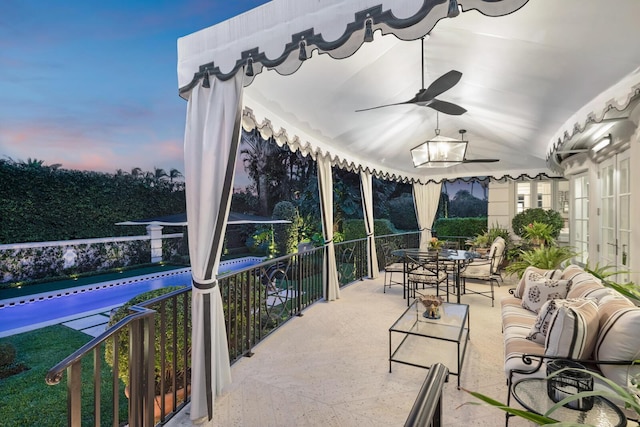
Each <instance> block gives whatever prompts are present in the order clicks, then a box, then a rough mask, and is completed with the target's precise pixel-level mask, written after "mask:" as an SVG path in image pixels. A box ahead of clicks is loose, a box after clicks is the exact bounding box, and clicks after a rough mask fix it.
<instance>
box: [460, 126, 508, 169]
mask: <svg viewBox="0 0 640 427" xmlns="http://www.w3.org/2000/svg"><path fill="white" fill-rule="evenodd" d="M458 132H459V133H460V139H461V140H464V134H465V133H467V131H466V130H465V129H460V130H459V131H458ZM499 161H500V159H467V158H466V157H465V158H463V159H462V163H495V162H499Z"/></svg>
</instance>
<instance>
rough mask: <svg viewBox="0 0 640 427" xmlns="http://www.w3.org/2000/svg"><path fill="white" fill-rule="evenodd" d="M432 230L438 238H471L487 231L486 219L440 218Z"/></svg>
mask: <svg viewBox="0 0 640 427" xmlns="http://www.w3.org/2000/svg"><path fill="white" fill-rule="evenodd" d="M433 229H434V231H435V232H436V233H437V235H438V236H466V237H473V236H476V235H478V234H481V233H484V232H485V231H487V218H486V217H484V218H440V219H438V220H436V222H435V223H434V225H433Z"/></svg>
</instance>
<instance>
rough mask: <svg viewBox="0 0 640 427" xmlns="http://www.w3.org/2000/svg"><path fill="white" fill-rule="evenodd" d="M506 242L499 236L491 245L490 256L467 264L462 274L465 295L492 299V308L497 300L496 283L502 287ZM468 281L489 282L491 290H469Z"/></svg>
mask: <svg viewBox="0 0 640 427" xmlns="http://www.w3.org/2000/svg"><path fill="white" fill-rule="evenodd" d="M505 248H506V242H505V240H504V239H503V238H502V237H500V236H498V237H496V238H495V240H494V241H493V243H492V244H491V249H489V254H488V256H487V258H476V259H474V260H473V261H471V262H470V263H469V264H467V266H466V268H465V269H464V270H463V271H462V272H461V273H460V278H461V279H462V292H461V293H463V294H466V293H469V294H478V295H483V296H486V297H489V298H491V306H492V307H493V302H494V299H495V296H494V291H493V284H494V282H495V283H497V284H498V286H500V281H502V280H503V279H502V275H501V273H500V266H501V265H502V261H503V260H504V257H505ZM467 279H471V280H474V281H477V282H489V286H490V290H486V291H479V290H477V289H467Z"/></svg>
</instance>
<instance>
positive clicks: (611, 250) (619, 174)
mask: <svg viewBox="0 0 640 427" xmlns="http://www.w3.org/2000/svg"><path fill="white" fill-rule="evenodd" d="M630 163H631V160H630V158H629V150H627V151H626V152H624V153H621V154H618V155H615V156H613V157H611V158H610V159H608V160H607V161H605V162H602V163H601V164H600V173H599V176H600V195H601V197H602V205H601V209H602V211H601V215H600V259H599V262H600V265H601V266H605V265H615V266H616V267H617V269H618V271H628V270H629V261H630V259H631V256H630V254H629V250H630V248H631V246H630V244H629V243H630V239H631V221H630V217H631V180H630V170H629V166H630ZM628 278H629V277H628V275H624V276H618V277H617V278H616V279H617V280H621V279H626V280H628Z"/></svg>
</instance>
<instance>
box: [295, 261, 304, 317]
mask: <svg viewBox="0 0 640 427" xmlns="http://www.w3.org/2000/svg"><path fill="white" fill-rule="evenodd" d="M296 257H297V260H296V261H297V262H296V265H297V266H298V277H297V280H296V316H298V317H302V316H303V314H302V280H303V277H304V274H303V272H304V271H303V264H302V263H303V259H304V255H302V254H301V253H300V252H298V255H296Z"/></svg>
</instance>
